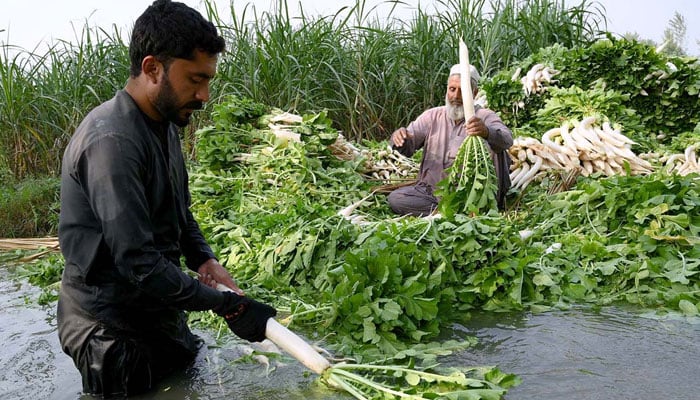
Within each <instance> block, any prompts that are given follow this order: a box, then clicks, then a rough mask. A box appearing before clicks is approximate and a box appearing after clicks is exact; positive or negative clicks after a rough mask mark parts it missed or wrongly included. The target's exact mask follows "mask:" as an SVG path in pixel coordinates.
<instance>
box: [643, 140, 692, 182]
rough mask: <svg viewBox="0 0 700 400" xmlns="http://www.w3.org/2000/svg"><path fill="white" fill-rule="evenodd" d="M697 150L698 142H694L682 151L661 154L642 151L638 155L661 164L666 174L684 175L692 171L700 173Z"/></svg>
mask: <svg viewBox="0 0 700 400" xmlns="http://www.w3.org/2000/svg"><path fill="white" fill-rule="evenodd" d="M698 151H700V143H695V144H693V145H690V146H688V147H686V148H685V151H684V152H683V153H678V154H663V155H662V154H659V153H644V154H640V155H639V157H641V158H643V159H645V160H648V161H649V162H652V163H655V164H659V165H662V166H663V171H664V172H666V173H667V174H678V175H681V176H685V175H688V174H692V173H698V174H700V164H699V163H698V159H699V157H698V155H697V153H698Z"/></svg>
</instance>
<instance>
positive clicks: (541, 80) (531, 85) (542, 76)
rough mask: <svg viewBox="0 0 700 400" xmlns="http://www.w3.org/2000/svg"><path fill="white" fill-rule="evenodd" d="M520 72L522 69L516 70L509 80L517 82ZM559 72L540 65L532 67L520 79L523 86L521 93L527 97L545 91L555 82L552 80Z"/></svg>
mask: <svg viewBox="0 0 700 400" xmlns="http://www.w3.org/2000/svg"><path fill="white" fill-rule="evenodd" d="M521 71H522V69H520V68H518V69H517V70H516V71H515V73H514V74H513V76H512V77H511V79H512V80H514V81H517V80H518V78H520V72H521ZM559 72H560V71H558V70H556V69H553V68H550V67H548V66H546V65H544V64H541V63H540V64H535V65H533V66H532V68H530V70H529V71H528V72H527V74H525V76H523V77H522V78H520V83H522V84H523V91H524V92H525V94H526V95H527V96H529V95H531V94H535V93H542V92H544V91H546V90H547V86H550V85H551V84H553V83H556V82H557V81H556V80H554V79H552V78H553V77H554V76H555V75H556V74H558V73H559Z"/></svg>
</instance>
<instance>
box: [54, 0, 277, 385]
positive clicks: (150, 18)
mask: <svg viewBox="0 0 700 400" xmlns="http://www.w3.org/2000/svg"><path fill="white" fill-rule="evenodd" d="M223 50H224V40H223V38H222V37H221V36H219V35H218V33H217V31H216V28H215V27H214V26H213V24H211V23H210V22H209V21H207V20H205V19H204V18H203V17H202V16H201V15H200V14H199V13H198V12H197V11H196V10H194V9H192V8H189V7H188V6H186V5H184V4H182V3H174V2H171V1H169V0H157V1H155V2H154V3H153V4H152V5H151V6H150V7H148V9H146V11H145V12H144V13H143V14H142V15H141V16H140V17H139V18H138V19H137V21H136V23H135V24H134V29H133V32H132V36H131V43H130V47H129V56H130V60H131V70H130V78H129V80H128V82H127V84H126V87H125V89H124V90H120V91H118V92H117V94H116V95H115V96H114V98H112V99H111V100H109V101H107V102H105V103H103V104H102V105H100V106H98V107H96V108H95V109H94V110H92V111H91V112H90V113H89V114H88V115H87V116H86V117H85V119H84V120H83V121H82V123H81V124H80V126H79V127H78V129H77V130H76V132H75V134H74V135H73V137H72V138H71V141H70V143H69V144H68V146H67V148H66V151H65V153H64V156H63V163H62V170H61V213H60V219H59V227H58V236H59V241H60V245H61V250H62V252H63V255H64V258H65V262H66V266H65V270H64V273H63V280H62V287H61V293H60V296H59V302H58V312H57V315H58V334H59V339H60V342H61V345H62V347H63V350H64V351H65V352H66V353H67V354H68V355H70V356H71V357H72V358H73V360H74V362H75V365H76V367H77V368H78V369H79V370H80V373H81V375H82V378H83V390H84V391H85V392H86V393H90V394H98V395H102V396H107V397H109V396H114V395H118V396H125V395H132V394H134V393H139V392H143V391H146V390H148V389H150V388H152V387H153V386H154V384H155V383H156V382H157V380H158V379H160V378H162V377H163V376H164V375H165V374H167V373H169V372H171V371H172V370H174V369H176V368H182V367H184V366H186V365H187V364H189V363H190V362H191V361H192V360H193V359H194V357H195V355H196V353H197V351H198V349H199V346H200V340H199V338H197V337H196V336H195V335H193V334H192V332H191V331H190V329H189V327H188V326H187V323H186V316H185V314H184V311H185V310H214V311H215V312H216V313H217V314H219V315H221V316H222V317H224V318H225V319H226V321H227V323H228V325H229V327H230V328H231V330H232V331H233V332H234V333H235V334H237V335H238V336H239V337H241V338H243V339H246V340H250V341H261V340H263V339H264V338H265V326H266V323H267V319H268V318H270V317H272V316H274V315H275V310H274V309H273V308H272V307H269V306H267V305H265V304H262V303H259V302H256V301H254V300H251V299H248V298H246V297H245V295H244V294H243V292H242V291H241V290H240V289H239V288H238V286H237V285H236V283H235V282H234V281H233V279H232V278H231V276H230V275H229V273H228V271H227V270H226V269H225V268H224V267H223V266H222V265H221V264H219V262H218V261H217V259H216V258H215V256H214V253H213V252H212V250H211V248H210V247H209V245H208V244H207V243H206V241H205V239H204V237H203V235H202V233H201V231H200V229H199V226H198V224H197V222H196V221H195V220H194V218H193V216H192V213H191V212H190V210H189V206H190V194H189V188H188V176H187V170H186V168H185V162H184V157H183V154H182V150H181V147H180V140H179V136H178V128H177V127H178V126H179V127H183V126H185V125H187V123H188V122H189V119H190V116H191V115H192V113H193V112H194V111H195V110H197V109H200V108H202V105H203V103H204V102H206V101H207V100H209V82H210V80H211V79H212V78H213V76H214V74H215V72H216V63H217V58H218V54H219V53H220V52H222V51H223ZM181 256H184V259H185V262H186V265H187V267H188V268H189V269H191V270H193V271H195V272H197V273H198V276H199V279H194V278H192V277H190V276H189V275H188V274H186V273H185V272H184V271H183V270H182V268H181V266H180V258H181ZM217 284H222V285H225V286H227V287H229V288H230V289H232V290H233V292H223V293H222V292H219V291H217V290H216V289H215V288H216V286H217Z"/></svg>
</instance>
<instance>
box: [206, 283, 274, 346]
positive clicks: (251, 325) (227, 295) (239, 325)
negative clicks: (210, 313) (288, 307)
mask: <svg viewBox="0 0 700 400" xmlns="http://www.w3.org/2000/svg"><path fill="white" fill-rule="evenodd" d="M222 294H223V295H224V302H223V304H222V305H221V306H220V307H218V308H217V309H215V310H214V311H215V312H216V313H217V314H219V315H220V316H222V317H224V320H225V321H226V324H227V325H228V327H229V329H231V332H233V333H234V334H235V335H236V336H238V337H239V338H241V339H245V340H247V341H249V342H262V341H263V340H265V328H266V327H267V320H268V319H270V318H272V317H274V316H275V315H277V310H275V309H274V308H272V307H270V306H268V305H267V304H264V303H260V302H258V301H255V300H253V299H249V298H247V297H243V296H238V295H237V294H235V293H233V292H228V291H227V292H223V293H222Z"/></svg>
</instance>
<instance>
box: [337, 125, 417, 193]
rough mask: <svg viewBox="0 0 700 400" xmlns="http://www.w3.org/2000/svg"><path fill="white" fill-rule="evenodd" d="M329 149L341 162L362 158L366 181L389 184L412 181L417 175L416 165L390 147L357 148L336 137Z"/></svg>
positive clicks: (340, 137) (340, 136)
mask: <svg viewBox="0 0 700 400" xmlns="http://www.w3.org/2000/svg"><path fill="white" fill-rule="evenodd" d="M329 147H330V149H331V152H332V153H333V155H335V156H336V157H338V158H340V159H342V160H354V159H357V158H359V157H362V158H364V162H363V164H362V171H361V172H362V174H363V175H364V176H365V177H366V178H367V179H371V180H375V181H379V182H382V183H384V184H389V183H395V182H396V181H405V180H410V179H414V178H415V176H416V175H417V174H418V164H417V163H416V162H415V161H413V159H411V158H409V157H406V156H404V155H403V154H401V153H399V152H398V151H396V150H394V149H392V148H391V146H387V147H386V149H379V150H370V149H366V148H359V147H358V146H357V145H354V144H352V143H350V142H348V141H347V140H346V139H345V138H344V137H343V135H338V139H337V140H336V141H335V143H333V144H332V145H330V146H329Z"/></svg>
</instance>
